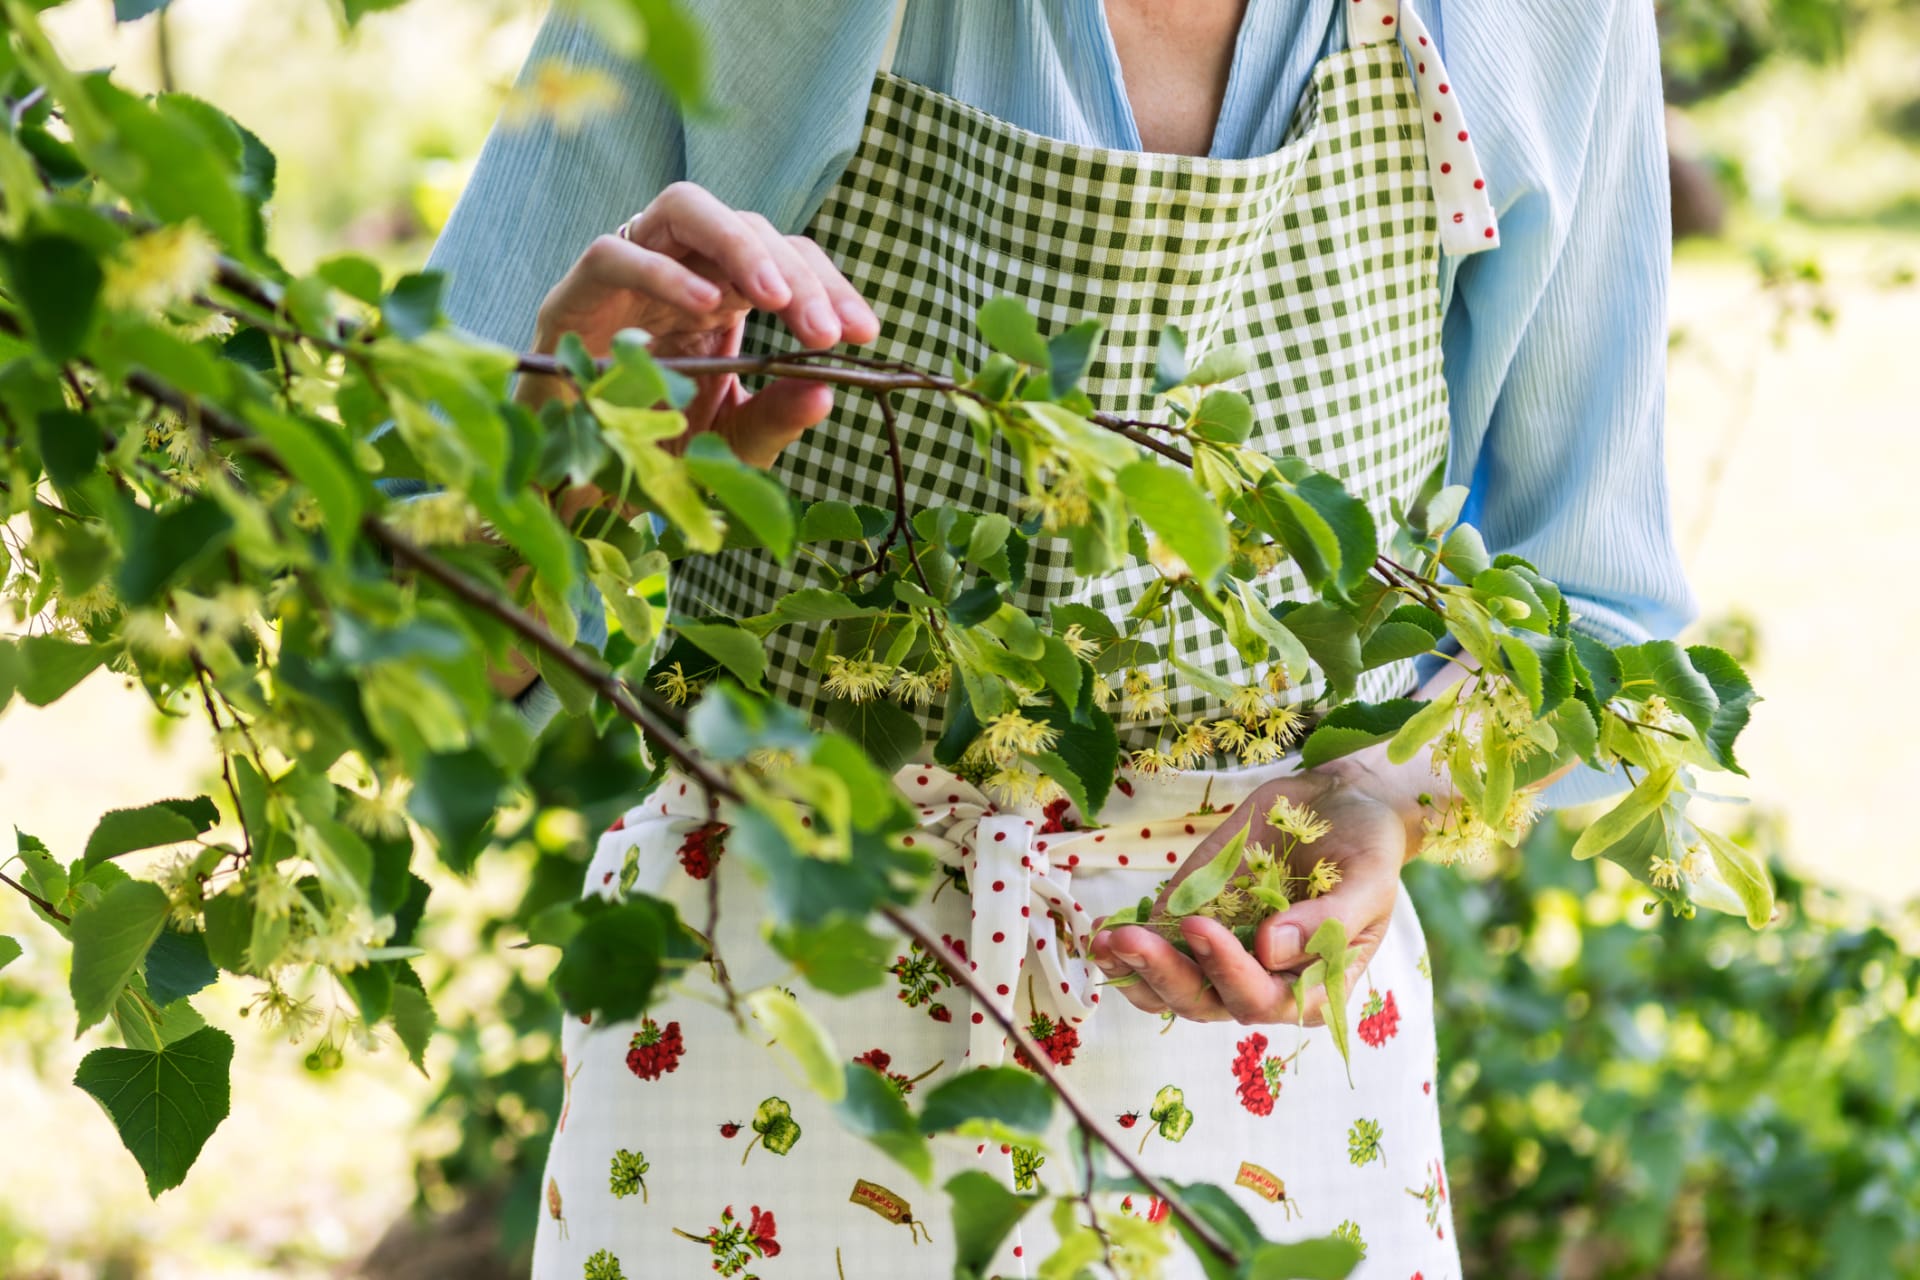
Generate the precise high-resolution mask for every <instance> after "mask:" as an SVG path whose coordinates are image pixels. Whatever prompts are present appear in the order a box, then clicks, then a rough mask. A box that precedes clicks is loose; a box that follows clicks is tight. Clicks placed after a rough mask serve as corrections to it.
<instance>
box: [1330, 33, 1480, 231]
mask: <svg viewBox="0 0 1920 1280" xmlns="http://www.w3.org/2000/svg"><path fill="white" fill-rule="evenodd" d="M1389 40H1399V41H1400V42H1401V45H1402V46H1403V48H1404V49H1405V51H1406V55H1407V63H1408V65H1409V66H1410V67H1411V68H1412V70H1413V82H1414V85H1415V87H1416V88H1417V89H1418V91H1419V94H1420V105H1421V107H1422V108H1423V110H1422V112H1421V115H1420V119H1421V123H1422V124H1423V125H1424V127H1425V128H1426V131H1427V157H1428V163H1429V165H1430V167H1431V170H1432V174H1433V194H1434V198H1435V200H1436V201H1438V202H1439V205H1440V246H1441V248H1443V249H1445V250H1446V251H1447V252H1448V253H1450V254H1454V255H1456V256H1458V255H1461V254H1468V253H1483V252H1485V251H1486V250H1488V249H1497V248H1499V247H1500V224H1499V220H1498V219H1497V218H1496V217H1495V216H1494V212H1493V200H1492V198H1491V196H1490V193H1489V191H1488V188H1487V178H1486V173H1485V172H1484V171H1483V170H1482V169H1481V167H1480V157H1479V155H1478V153H1477V152H1476V151H1475V150H1474V146H1473V130H1471V129H1469V128H1468V127H1467V117H1466V113H1465V112H1464V111H1463V110H1462V109H1461V106H1460V89H1459V86H1457V85H1455V84H1454V83H1453V81H1452V80H1451V79H1450V78H1448V76H1447V68H1446V65H1445V64H1444V63H1442V62H1441V61H1440V46H1439V45H1437V44H1435V43H1434V39H1433V35H1432V33H1431V32H1429V31H1428V30H1427V24H1426V23H1424V22H1422V21H1421V20H1420V15H1419V14H1418V13H1417V12H1415V10H1414V7H1413V3H1412V0H1348V5H1347V43H1348V44H1349V45H1350V46H1352V47H1353V48H1356V49H1357V48H1360V47H1362V46H1365V45H1372V44H1385V43H1386V42H1387V41H1389Z"/></svg>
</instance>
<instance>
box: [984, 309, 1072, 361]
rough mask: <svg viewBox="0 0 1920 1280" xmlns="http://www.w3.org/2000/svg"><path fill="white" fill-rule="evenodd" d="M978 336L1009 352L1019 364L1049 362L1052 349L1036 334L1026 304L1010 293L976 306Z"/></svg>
mask: <svg viewBox="0 0 1920 1280" xmlns="http://www.w3.org/2000/svg"><path fill="white" fill-rule="evenodd" d="M978 324H979V326H980V336H981V337H983V338H985V339H986V340H987V345H988V346H990V347H992V348H993V349H994V350H995V351H999V352H1001V353H1003V354H1005V355H1009V356H1012V357H1013V358H1014V359H1015V360H1018V361H1019V362H1020V363H1021V364H1028V365H1033V366H1034V367H1035V368H1039V369H1045V368H1048V367H1050V366H1051V365H1052V363H1053V353H1052V352H1050V351H1049V350H1048V349H1047V343H1046V340H1045V339H1044V338H1042V337H1041V336H1040V326H1039V325H1038V324H1036V323H1035V322H1034V319H1033V313H1032V312H1030V311H1028V310H1027V304H1026V303H1025V302H1024V301H1022V300H1021V299H1019V298H1016V297H1013V296H1011V295H1005V296H1002V297H998V298H995V299H993V300H992V301H990V302H988V303H987V304H986V305H985V306H983V307H981V308H980V315H979V318H978Z"/></svg>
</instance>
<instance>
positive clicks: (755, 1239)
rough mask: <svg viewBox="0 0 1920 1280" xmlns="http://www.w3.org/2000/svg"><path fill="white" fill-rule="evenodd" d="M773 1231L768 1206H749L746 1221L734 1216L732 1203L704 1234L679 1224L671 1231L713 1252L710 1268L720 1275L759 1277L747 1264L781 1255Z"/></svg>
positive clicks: (747, 1279)
mask: <svg viewBox="0 0 1920 1280" xmlns="http://www.w3.org/2000/svg"><path fill="white" fill-rule="evenodd" d="M775 1230H776V1228H775V1226H774V1221H773V1211H772V1210H771V1209H768V1210H765V1211H762V1210H761V1208H760V1206H759V1205H757V1204H756V1205H751V1206H749V1213H748V1216H747V1220H746V1221H745V1222H741V1221H740V1220H739V1219H737V1218H735V1217H734V1216H733V1206H732V1205H728V1206H727V1207H726V1208H724V1209H722V1210H721V1211H720V1224H719V1225H718V1226H715V1227H709V1228H707V1234H705V1235H703V1236H697V1235H694V1234H693V1233H692V1232H690V1231H682V1230H681V1229H680V1228H679V1227H675V1228H674V1229H673V1234H675V1235H677V1236H679V1237H680V1238H681V1239H683V1240H691V1241H693V1242H694V1243H695V1244H703V1245H706V1246H707V1248H708V1249H709V1250H710V1251H711V1252H712V1253H713V1269H714V1271H716V1272H718V1273H719V1274H720V1275H723V1276H739V1277H741V1280H759V1277H758V1276H755V1275H754V1274H753V1273H752V1272H750V1271H748V1270H747V1264H748V1263H750V1262H752V1261H753V1260H754V1259H756V1258H775V1257H778V1256H779V1255H780V1242H779V1241H778V1240H777V1239H775V1238H774V1232H775Z"/></svg>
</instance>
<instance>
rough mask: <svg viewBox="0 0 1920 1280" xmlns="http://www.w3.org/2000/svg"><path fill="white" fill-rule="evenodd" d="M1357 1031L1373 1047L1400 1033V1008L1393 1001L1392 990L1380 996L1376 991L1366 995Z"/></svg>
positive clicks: (1377, 1046) (1376, 1047)
mask: <svg viewBox="0 0 1920 1280" xmlns="http://www.w3.org/2000/svg"><path fill="white" fill-rule="evenodd" d="M1359 1031H1360V1038H1361V1039H1362V1040H1364V1041H1365V1042H1366V1043H1367V1044H1368V1045H1369V1046H1370V1047H1372V1048H1375V1049H1378V1048H1379V1047H1380V1046H1381V1045H1383V1044H1385V1043H1386V1042H1387V1041H1389V1040H1391V1039H1393V1038H1394V1036H1396V1035H1398V1034H1399V1033H1400V1009H1399V1007H1398V1006H1396V1005H1395V1004H1394V1002H1393V992H1391V991H1389V992H1387V993H1386V995H1385V996H1382V995H1381V994H1380V993H1379V992H1378V991H1376V992H1374V993H1373V994H1372V995H1370V996H1368V997H1367V1003H1366V1004H1365V1005H1363V1006H1362V1007H1361V1009H1360V1027H1359Z"/></svg>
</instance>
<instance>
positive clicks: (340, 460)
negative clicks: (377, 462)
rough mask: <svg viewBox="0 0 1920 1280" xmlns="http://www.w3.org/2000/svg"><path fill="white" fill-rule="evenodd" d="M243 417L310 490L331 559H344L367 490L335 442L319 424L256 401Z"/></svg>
mask: <svg viewBox="0 0 1920 1280" xmlns="http://www.w3.org/2000/svg"><path fill="white" fill-rule="evenodd" d="M247 422H248V424H249V425H250V426H252V427H253V429H254V430H255V431H257V432H259V433H260V435H261V436H262V437H263V438H264V439H265V440H266V441H267V443H268V444H270V445H272V446H273V451H274V453H275V454H277V455H278V456H279V458H280V460H281V461H282V462H284V463H286V465H287V467H288V469H289V470H290V471H292V473H293V477H294V479H296V480H298V481H299V482H300V483H301V484H302V485H305V486H306V489H307V492H309V493H311V494H312V495H313V500H314V501H315V502H316V503H318V504H319V507H320V521H321V525H320V527H321V529H322V530H323V531H324V532H325V533H326V535H327V541H328V543H329V544H331V545H332V547H333V554H334V558H335V559H338V560H345V559H347V558H348V555H349V553H350V550H351V548H352V547H353V545H354V543H355V541H356V540H357V539H358V538H359V535H360V515H361V512H362V511H364V510H365V509H366V502H365V498H366V497H367V496H368V495H367V493H366V488H365V481H364V480H363V478H362V476H361V474H360V473H359V472H358V471H356V470H355V469H354V467H353V465H352V463H351V461H350V460H349V458H348V456H347V455H346V453H345V450H344V449H343V448H341V447H340V443H341V442H340V441H339V440H338V439H335V440H328V439H327V438H326V437H325V436H324V435H323V434H322V432H321V429H320V428H318V427H315V426H313V425H311V424H309V423H307V422H303V421H302V420H300V419H298V418H294V417H290V416H288V415H286V414H280V413H275V412H273V411H272V410H270V409H265V408H262V407H260V406H257V405H254V406H249V407H248V409H247Z"/></svg>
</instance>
